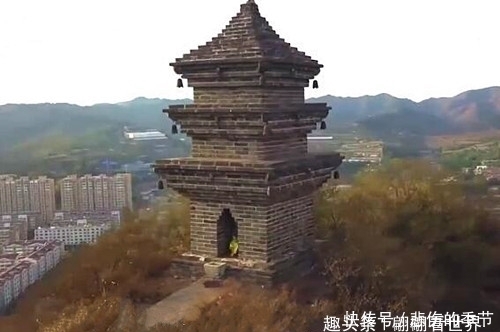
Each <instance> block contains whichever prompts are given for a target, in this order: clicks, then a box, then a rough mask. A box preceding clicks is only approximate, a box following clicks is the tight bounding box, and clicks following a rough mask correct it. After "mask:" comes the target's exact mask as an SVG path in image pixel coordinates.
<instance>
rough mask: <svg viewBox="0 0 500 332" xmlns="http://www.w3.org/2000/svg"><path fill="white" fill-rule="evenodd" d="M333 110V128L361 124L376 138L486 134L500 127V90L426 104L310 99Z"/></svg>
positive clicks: (389, 98) (380, 99)
mask: <svg viewBox="0 0 500 332" xmlns="http://www.w3.org/2000/svg"><path fill="white" fill-rule="evenodd" d="M310 101H311V102H326V103H328V105H330V106H331V107H332V111H331V112H330V115H329V116H328V119H327V125H329V126H330V127H335V126H344V125H346V124H351V123H359V124H360V125H362V126H363V127H365V128H366V129H367V130H369V131H371V132H372V133H375V134H376V135H379V136H383V135H384V134H387V133H388V132H391V133H394V132H397V133H399V132H403V133H404V132H410V133H414V134H417V135H424V136H427V135H442V134H450V133H460V132H470V131H483V130H490V129H499V128H500V87H490V88H485V89H480V90H471V91H467V92H464V93H461V94H459V95H457V96H455V97H451V98H431V99H427V100H424V101H422V102H419V103H417V102H414V101H411V100H409V99H400V98H396V97H393V96H391V95H388V94H380V95H377V96H363V97H356V98H352V97H351V98H343V97H334V96H324V97H320V98H314V99H310Z"/></svg>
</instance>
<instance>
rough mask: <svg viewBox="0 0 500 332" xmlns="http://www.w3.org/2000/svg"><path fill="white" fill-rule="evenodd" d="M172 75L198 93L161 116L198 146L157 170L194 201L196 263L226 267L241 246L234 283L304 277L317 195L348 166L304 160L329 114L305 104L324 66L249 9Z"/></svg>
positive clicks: (335, 159) (323, 158) (329, 159)
mask: <svg viewBox="0 0 500 332" xmlns="http://www.w3.org/2000/svg"><path fill="white" fill-rule="evenodd" d="M171 65H172V66H173V67H174V70H175V72H176V73H177V74H180V75H182V77H183V78H184V79H187V81H188V84H189V86H191V87H193V88H194V103H193V104H190V105H178V106H170V108H169V109H168V110H164V112H168V116H169V117H170V118H171V119H172V120H173V121H175V122H176V123H177V124H179V125H180V128H181V132H184V133H186V134H187V135H188V136H190V137H192V156H191V157H187V158H175V159H165V160H158V161H157V162H156V164H155V165H154V168H155V172H156V173H157V174H159V176H160V177H161V179H162V180H161V181H162V182H164V183H165V184H166V186H168V187H169V188H171V189H173V190H175V191H177V192H179V193H181V194H183V195H185V196H187V197H189V198H190V202H191V203H190V204H191V206H190V209H191V252H190V255H193V256H195V255H197V256H199V257H203V258H206V260H218V259H219V260H221V259H222V258H224V257H227V256H228V248H229V242H230V240H231V238H232V236H237V238H238V241H239V254H238V257H237V259H233V260H231V259H225V261H227V262H229V263H228V264H229V265H230V267H229V273H231V271H232V272H234V273H239V274H241V275H246V276H250V277H251V278H253V277H255V278H257V279H259V281H275V280H279V279H282V277H284V276H291V275H292V274H294V273H295V272H294V271H297V272H298V270H300V269H303V268H305V267H304V266H305V265H307V263H308V262H310V261H309V258H308V257H310V256H308V254H309V253H310V252H311V249H312V247H313V244H314V220H313V194H314V192H315V191H316V190H317V189H319V188H320V187H321V185H322V184H323V183H324V182H325V181H327V180H328V179H329V178H330V177H331V175H332V172H333V171H334V170H335V169H336V168H337V167H338V166H339V165H340V164H341V163H342V157H341V156H340V155H339V154H329V155H314V156H311V155H308V153H307V134H308V133H310V132H311V131H312V130H314V129H315V128H316V126H317V124H318V123H319V122H321V121H322V120H323V119H324V118H325V117H326V116H327V115H328V111H329V107H327V105H326V104H324V103H317V104H305V103H304V88H306V87H308V86H309V81H310V80H311V79H313V78H314V77H315V76H316V75H318V73H319V72H320V68H321V67H322V65H320V64H318V62H317V61H316V60H313V59H311V58H310V57H309V56H307V55H305V54H304V53H303V52H300V51H298V50H297V49H296V48H293V47H291V46H290V44H288V43H286V42H285V41H284V40H283V39H282V38H280V37H279V35H277V34H276V32H275V31H274V30H273V29H272V28H271V26H270V25H269V23H268V22H267V21H266V20H265V19H264V18H263V17H262V16H261V15H260V13H259V9H258V6H257V5H256V4H255V2H254V1H252V0H249V1H248V2H247V3H245V4H242V5H241V10H240V12H239V13H238V14H237V15H236V16H235V17H233V18H232V20H231V21H230V23H229V24H228V25H227V26H226V28H225V29H224V30H223V31H222V32H221V33H220V34H219V35H218V36H217V37H215V38H213V39H212V41H210V42H208V43H206V44H205V45H203V46H200V47H199V48H198V49H196V50H192V51H191V52H190V53H188V54H185V55H184V56H183V57H182V58H179V59H176V61H175V62H174V63H172V64H171ZM186 257H187V256H186ZM180 262H181V261H178V263H179V264H181V263H180ZM186 264H187V263H186ZM194 269H195V270H196V268H194ZM191 270H192V271H194V270H193V269H191ZM246 272H248V273H246ZM264 279H265V280H264Z"/></svg>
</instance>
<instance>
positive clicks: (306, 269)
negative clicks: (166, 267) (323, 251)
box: [170, 250, 316, 287]
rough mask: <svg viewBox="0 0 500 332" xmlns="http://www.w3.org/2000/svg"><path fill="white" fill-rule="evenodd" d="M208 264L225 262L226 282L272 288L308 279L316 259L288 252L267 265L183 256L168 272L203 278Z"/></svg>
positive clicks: (189, 255) (254, 262) (235, 260)
mask: <svg viewBox="0 0 500 332" xmlns="http://www.w3.org/2000/svg"><path fill="white" fill-rule="evenodd" d="M208 262H224V263H225V264H226V265H227V268H226V272H225V275H224V277H225V278H234V279H236V280H239V281H242V282H246V283H254V284H258V285H261V286H264V287H273V286H276V285H279V284H281V283H284V282H288V281H292V280H294V279H297V278H300V277H303V276H305V275H307V274H308V273H310V272H311V271H312V269H313V268H314V266H315V263H316V259H315V255H314V252H313V251H312V250H305V251H301V252H291V253H289V254H288V255H286V256H285V257H283V258H282V259H280V260H279V261H275V262H269V263H265V262H257V261H250V260H239V259H234V258H213V257H205V256H199V255H193V254H190V253H186V254H183V255H182V256H180V257H177V258H175V259H174V260H173V261H172V263H171V266H170V271H171V273H172V274H173V275H175V276H178V277H183V278H193V279H199V278H202V277H204V276H205V270H204V265H205V264H206V263H208Z"/></svg>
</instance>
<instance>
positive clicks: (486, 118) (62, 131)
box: [0, 87, 500, 152]
mask: <svg viewBox="0 0 500 332" xmlns="http://www.w3.org/2000/svg"><path fill="white" fill-rule="evenodd" d="M308 102H326V103H328V105H329V106H331V107H332V111H331V112H330V114H329V116H328V118H327V119H326V123H327V126H328V127H329V128H333V129H335V128H341V127H345V126H351V125H357V126H361V127H362V128H364V129H365V130H367V131H368V132H370V133H371V134H373V135H374V136H378V137H381V138H383V137H387V136H391V135H401V134H408V135H417V136H433V135H443V134H451V133H464V132H472V131H483V130H490V129H500V87H489V88H485V89H480V90H471V91H466V92H463V93H461V94H459V95H457V96H455V97H451V98H431V99H427V100H424V101H422V102H418V103H417V102H414V101H411V100H409V99H401V98H396V97H393V96H391V95H388V94H380V95H376V96H362V97H335V96H331V95H327V96H324V97H320V98H314V99H309V100H308ZM182 103H191V100H169V99H158V98H156V99H148V98H143V97H140V98H136V99H134V100H131V101H128V102H123V103H118V104H96V105H92V106H78V105H72V104H64V103H57V104H49V103H45V104H7V105H2V106H0V152H2V151H3V152H5V151H8V150H9V149H10V148H11V147H13V146H18V145H20V144H23V143H26V142H32V141H39V140H41V139H44V138H47V137H50V136H54V135H59V136H60V135H73V136H74V135H85V134H88V133H89V132H92V131H95V130H100V129H110V130H121V129H122V128H123V126H131V127H139V128H144V129H146V128H155V129H159V130H161V131H167V130H169V129H170V126H171V124H172V123H171V121H170V119H168V117H167V116H165V114H163V113H162V109H164V108H168V106H169V105H171V104H182Z"/></svg>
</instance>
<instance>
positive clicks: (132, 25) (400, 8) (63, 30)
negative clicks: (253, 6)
mask: <svg viewBox="0 0 500 332" xmlns="http://www.w3.org/2000/svg"><path fill="white" fill-rule="evenodd" d="M244 1H246V0H214V1H207V0H182V1H172V0H141V1H139V0H85V1H81V0H43V1H41V0H15V1H14V0H12V1H8V0H1V1H0V104H5V103H21V102H23V103H38V102H70V103H77V104H81V105H89V104H94V103H98V102H119V101H126V100H130V99H133V98H135V97H138V96H145V97H162V98H185V97H191V96H192V91H190V89H177V88H176V80H177V76H176V75H175V73H174V72H173V70H172V68H171V67H170V66H169V65H168V64H169V63H170V62H171V61H173V60H174V59H175V58H176V57H179V56H181V55H182V54H184V53H186V52H187V51H189V50H190V49H193V48H196V47H197V46H198V45H201V44H204V43H205V42H207V41H208V40H210V39H211V38H212V37H214V36H215V35H217V34H218V33H219V32H220V31H221V30H222V29H223V28H224V27H225V25H226V24H227V23H228V22H229V20H230V19H231V17H232V16H234V15H235V14H236V13H237V12H238V11H239V6H240V4H241V3H242V2H244ZM256 2H257V4H258V5H259V8H260V12H261V14H262V15H263V16H264V17H266V18H267V20H268V21H269V22H270V24H271V26H272V27H273V28H274V29H275V30H276V31H277V32H278V33H279V34H280V36H282V37H284V38H285V40H286V41H287V42H289V43H291V44H292V45H293V46H295V47H298V48H299V49H300V50H302V51H305V52H306V53H307V54H308V55H310V56H312V57H313V58H315V59H317V60H318V61H320V63H322V64H324V65H325V68H324V69H323V70H322V72H321V74H320V75H319V76H318V81H319V85H320V89H318V90H312V89H307V96H320V95H325V94H332V95H336V96H360V95H366V94H369V95H373V94H378V93H382V92H387V93H390V94H392V95H395V96H398V97H407V98H410V99H413V100H416V101H419V100H422V99H425V98H428V97H434V96H452V95H455V94H458V93H460V92H462V91H465V90H468V89H475V88H482V87H487V86H492V85H500V38H499V33H500V20H499V19H498V14H499V12H500V1H498V0H470V1H462V0H454V1H452V0H449V1H448V0H377V1H374V0H308V1H298V0H296V1H285V0H256ZM285 4H286V5H285Z"/></svg>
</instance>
